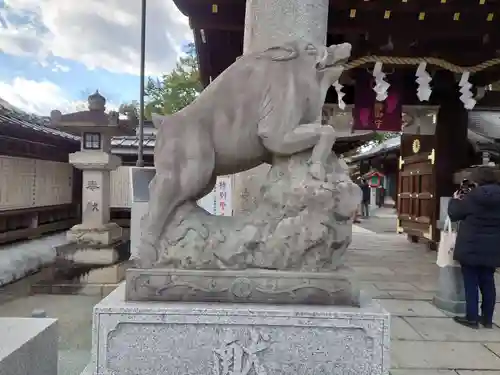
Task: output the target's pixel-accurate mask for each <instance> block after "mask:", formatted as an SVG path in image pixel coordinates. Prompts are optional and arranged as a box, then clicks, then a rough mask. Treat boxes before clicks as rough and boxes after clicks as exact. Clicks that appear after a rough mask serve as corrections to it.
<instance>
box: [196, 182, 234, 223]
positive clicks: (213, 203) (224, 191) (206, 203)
mask: <svg viewBox="0 0 500 375" xmlns="http://www.w3.org/2000/svg"><path fill="white" fill-rule="evenodd" d="M232 182H233V176H220V177H217V182H216V183H215V186H214V188H213V190H212V191H211V192H210V193H209V194H207V195H205V196H204V197H203V198H201V199H200V200H199V201H198V205H199V206H200V207H202V208H203V209H204V210H206V211H208V212H210V213H211V214H212V215H218V216H232V215H233V207H232V204H231V201H232V188H233V183H232Z"/></svg>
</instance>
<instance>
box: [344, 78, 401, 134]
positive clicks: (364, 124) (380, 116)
mask: <svg viewBox="0 0 500 375" xmlns="http://www.w3.org/2000/svg"><path fill="white" fill-rule="evenodd" d="M390 83H391V86H390V87H389V90H388V92H387V94H388V95H387V98H386V99H385V100H384V101H383V102H378V101H377V100H376V93H375V92H374V91H373V86H374V78H373V77H372V76H371V75H369V73H368V72H366V73H365V74H361V75H359V76H358V77H356V85H355V88H354V90H355V92H354V107H353V110H352V117H353V130H375V131H380V132H400V131H401V128H402V125H403V105H402V99H401V95H400V91H399V90H398V87H397V85H395V84H394V83H395V82H390Z"/></svg>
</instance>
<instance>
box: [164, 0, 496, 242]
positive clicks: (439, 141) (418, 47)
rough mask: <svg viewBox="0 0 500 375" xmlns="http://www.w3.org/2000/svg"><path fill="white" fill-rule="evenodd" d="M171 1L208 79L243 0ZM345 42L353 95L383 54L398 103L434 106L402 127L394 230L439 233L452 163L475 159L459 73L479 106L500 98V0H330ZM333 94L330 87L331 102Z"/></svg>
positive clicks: (337, 38) (229, 44)
mask: <svg viewBox="0 0 500 375" xmlns="http://www.w3.org/2000/svg"><path fill="white" fill-rule="evenodd" d="M174 2H175V3H176V5H177V6H178V8H179V9H180V10H181V12H182V13H184V14H185V15H186V16H187V17H189V21H190V25H191V27H192V29H193V32H194V36H195V44H196V50H197V53H198V58H199V64H200V72H201V79H202V81H203V84H204V85H205V86H206V85H208V84H209V82H210V81H211V80H213V79H215V78H216V77H217V76H218V75H219V74H220V73H221V72H222V71H224V70H225V69H226V68H227V67H228V66H229V65H230V64H232V63H233V62H234V61H235V60H236V58H237V57H238V56H240V55H241V54H242V51H243V34H244V22H245V3H246V2H245V0H174ZM342 42H349V43H351V44H352V46H353V50H352V57H351V61H350V62H349V63H348V64H347V66H346V71H345V73H344V75H343V77H342V78H341V80H340V83H341V84H342V85H343V89H342V91H343V93H345V96H344V98H343V99H344V101H345V102H346V103H347V104H355V101H356V95H355V93H356V90H355V87H357V84H358V83H359V82H360V81H361V80H362V79H364V78H363V77H365V76H366V75H367V74H368V75H371V74H372V71H373V69H374V65H375V64H376V63H382V64H383V72H384V73H385V74H386V76H387V79H388V80H389V81H390V83H391V85H392V86H394V87H397V88H398V95H399V97H400V99H401V104H402V105H405V106H409V107H411V106H422V105H424V106H426V105H428V106H430V107H432V108H436V111H435V114H434V115H433V121H431V122H433V124H434V125H435V126H434V127H433V129H432V131H431V132H430V133H425V134H424V133H420V132H419V131H417V132H416V133H415V134H403V137H402V143H401V155H400V159H399V160H398V167H399V169H400V172H399V183H398V189H399V191H398V210H399V212H398V217H399V221H398V230H399V231H400V232H406V233H408V234H410V235H412V236H418V237H420V238H424V239H426V240H428V241H431V242H435V241H437V240H438V237H437V236H438V230H437V228H436V225H435V222H436V220H437V215H438V212H439V197H442V196H450V195H451V194H452V192H453V190H454V189H455V186H454V184H453V173H454V172H455V171H457V170H460V169H462V168H464V167H467V166H468V165H469V163H470V160H469V159H470V158H469V157H468V153H467V152H465V151H464V150H467V149H468V147H469V146H468V141H467V124H468V110H467V109H466V108H464V103H463V101H465V99H464V98H465V97H467V95H468V93H467V91H468V87H466V88H465V89H462V86H464V83H463V82H461V83H462V85H461V86H459V81H460V80H461V79H462V80H464V79H465V81H467V82H465V84H467V83H469V82H470V84H471V85H472V87H471V88H470V91H471V94H470V95H469V96H472V97H473V98H474V100H476V101H477V104H476V107H477V108H479V107H488V108H489V109H491V108H495V107H496V106H500V100H498V99H499V98H498V96H497V95H493V94H492V92H488V91H486V93H485V89H487V88H488V85H490V84H491V83H493V82H496V81H498V80H500V59H499V57H500V1H499V0H398V1H393V0H331V1H330V5H329V10H328V32H327V44H336V43H342ZM423 62H425V63H426V68H425V69H426V72H427V73H428V74H429V77H430V78H431V79H432V81H431V83H430V87H431V89H432V94H431V95H430V98H429V100H427V101H424V102H422V101H420V100H419V97H418V95H417V92H418V91H417V90H418V89H419V85H421V83H417V82H416V71H417V68H418V66H419V64H421V63H423ZM464 73H465V74H464ZM467 74H469V75H470V77H465V76H466V75H467ZM467 78H468V79H467ZM465 86H467V85H465ZM460 90H462V92H461V91H460ZM464 92H465V94H464ZM461 96H462V99H463V101H461V100H460V97H461ZM336 102H337V94H336V91H335V90H334V89H333V88H332V89H331V90H330V91H329V93H328V95H327V100H326V105H327V106H328V105H330V106H331V105H332V104H335V103H336ZM472 106H473V105H472ZM472 106H469V107H472ZM354 107H355V105H354ZM353 113H354V112H353ZM375 124H376V125H377V126H374V127H373V128H371V129H369V130H378V131H380V130H385V129H384V128H383V127H379V125H380V122H377V121H375ZM334 126H335V125H334ZM367 130H368V129H367ZM392 130H394V129H392ZM354 135H355V134H354ZM360 141H366V137H365V138H363V139H362V138H360V137H357V138H356V137H353V138H351V139H343V140H342V141H341V142H337V144H336V146H335V151H336V152H338V153H342V152H344V151H347V150H349V149H352V148H354V147H357V146H358V145H359V142H360ZM438 171H439V173H438Z"/></svg>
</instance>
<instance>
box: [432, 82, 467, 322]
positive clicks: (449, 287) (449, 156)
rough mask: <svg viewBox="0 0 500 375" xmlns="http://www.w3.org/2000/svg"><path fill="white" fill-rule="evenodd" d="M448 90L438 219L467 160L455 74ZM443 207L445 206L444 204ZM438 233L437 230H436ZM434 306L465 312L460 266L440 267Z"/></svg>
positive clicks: (441, 130)
mask: <svg viewBox="0 0 500 375" xmlns="http://www.w3.org/2000/svg"><path fill="white" fill-rule="evenodd" d="M447 81H448V82H447V83H448V90H446V91H444V92H443V95H441V97H440V101H441V106H440V108H439V112H438V117H437V126H436V136H435V140H436V165H435V172H434V173H435V175H436V195H437V197H436V203H435V205H436V211H435V212H436V218H435V221H436V222H437V221H438V220H439V213H440V206H439V201H440V198H441V197H449V196H451V195H452V194H453V192H454V191H455V189H456V186H455V185H454V183H453V174H454V173H455V172H457V171H459V170H460V169H462V168H465V167H466V166H467V164H468V163H469V161H470V157H469V143H468V137H467V129H468V113H467V110H466V109H465V108H464V106H463V103H462V102H461V101H460V99H459V96H460V93H459V91H458V90H459V87H458V85H457V84H456V81H455V77H454V76H453V75H452V74H451V73H450V74H448V76H447ZM443 208H444V207H443ZM436 234H437V237H439V233H436ZM433 303H434V305H435V306H437V307H438V308H440V309H441V310H444V311H447V312H448V313H451V314H457V315H462V314H464V313H465V295H464V289H463V281H462V275H461V271H460V267H455V266H447V267H441V268H440V269H439V280H438V291H437V293H436V296H435V297H434V299H433Z"/></svg>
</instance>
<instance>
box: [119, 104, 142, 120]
mask: <svg viewBox="0 0 500 375" xmlns="http://www.w3.org/2000/svg"><path fill="white" fill-rule="evenodd" d="M118 112H119V113H120V114H122V115H127V116H128V115H129V114H132V115H134V116H135V117H137V118H139V102H138V101H137V100H132V101H131V102H130V103H124V104H120V107H119V108H118Z"/></svg>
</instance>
